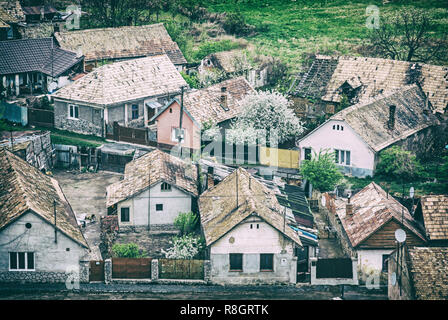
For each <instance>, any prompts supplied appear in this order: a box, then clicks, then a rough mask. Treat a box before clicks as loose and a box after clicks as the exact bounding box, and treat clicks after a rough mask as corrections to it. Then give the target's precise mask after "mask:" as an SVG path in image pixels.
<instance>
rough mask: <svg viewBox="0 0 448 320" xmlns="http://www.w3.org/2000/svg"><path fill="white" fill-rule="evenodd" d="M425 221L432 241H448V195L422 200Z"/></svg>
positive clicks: (427, 197) (425, 197) (428, 197)
mask: <svg viewBox="0 0 448 320" xmlns="http://www.w3.org/2000/svg"><path fill="white" fill-rule="evenodd" d="M421 205H422V213H423V220H424V223H425V228H426V233H427V234H428V237H429V239H430V240H448V195H429V196H423V197H422V198H421Z"/></svg>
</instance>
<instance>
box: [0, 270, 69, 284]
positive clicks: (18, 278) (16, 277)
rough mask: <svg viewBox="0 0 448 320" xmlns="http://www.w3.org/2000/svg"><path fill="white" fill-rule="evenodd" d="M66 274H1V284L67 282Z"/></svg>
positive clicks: (38, 272) (41, 272)
mask: <svg viewBox="0 0 448 320" xmlns="http://www.w3.org/2000/svg"><path fill="white" fill-rule="evenodd" d="M67 277H68V274H67V273H65V272H44V271H6V272H0V282H28V283H57V282H65V281H66V280H67Z"/></svg>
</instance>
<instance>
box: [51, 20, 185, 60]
mask: <svg viewBox="0 0 448 320" xmlns="http://www.w3.org/2000/svg"><path fill="white" fill-rule="evenodd" d="M55 37H56V39H57V41H58V42H59V44H60V45H61V47H62V48H65V49H68V50H72V51H75V52H78V50H81V51H82V53H83V54H84V55H85V56H86V61H94V60H102V59H122V58H135V57H145V56H152V55H160V54H166V55H168V57H169V58H170V59H171V61H172V62H173V63H174V64H186V63H187V60H186V59H185V57H184V55H183V54H182V51H181V50H180V49H179V47H178V45H177V43H176V42H174V41H173V40H172V39H171V37H170V35H169V34H168V32H167V31H166V29H165V27H164V25H163V24H162V23H158V24H152V25H146V26H127V27H119V28H102V29H86V30H75V31H67V32H56V33H55Z"/></svg>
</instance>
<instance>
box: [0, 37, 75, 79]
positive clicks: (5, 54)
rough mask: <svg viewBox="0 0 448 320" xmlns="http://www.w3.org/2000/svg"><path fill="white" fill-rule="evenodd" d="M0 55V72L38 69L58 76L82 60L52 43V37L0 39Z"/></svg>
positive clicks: (11, 72)
mask: <svg viewBox="0 0 448 320" xmlns="http://www.w3.org/2000/svg"><path fill="white" fill-rule="evenodd" d="M52 45H53V46H52ZM52 48H53V53H52ZM0 57H2V58H1V59H0V74H17V73H23V72H35V71H40V72H42V73H45V74H47V75H52V74H53V75H54V76H58V75H60V74H61V73H64V72H66V71H67V70H68V69H70V68H71V67H73V66H74V65H75V64H77V63H78V62H80V61H82V57H77V56H76V53H74V52H70V51H67V50H63V49H61V48H59V47H57V46H56V45H55V44H53V39H52V38H42V39H20V40H8V41H0Z"/></svg>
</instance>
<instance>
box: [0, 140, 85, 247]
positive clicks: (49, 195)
mask: <svg viewBox="0 0 448 320" xmlns="http://www.w3.org/2000/svg"><path fill="white" fill-rule="evenodd" d="M53 201H56V206H55V208H56V227H57V229H58V230H59V231H60V232H62V233H64V234H65V235H66V236H68V237H69V238H71V239H73V240H74V241H76V242H77V243H79V244H80V245H82V246H84V247H86V248H88V244H87V242H86V240H85V238H84V236H83V234H82V232H81V230H80V228H79V226H78V224H77V221H76V217H75V215H74V213H73V210H72V208H71V207H70V204H69V203H68V201H67V199H66V198H65V196H64V193H63V192H62V189H61V188H60V186H59V184H58V182H57V181H56V180H54V179H53V178H50V177H49V176H47V175H45V174H43V173H42V172H40V171H39V170H38V169H36V168H35V167H33V166H31V165H30V164H28V163H27V162H25V161H24V160H22V159H20V158H19V157H17V156H15V155H14V154H12V153H10V152H9V151H6V150H4V149H2V150H0V230H1V229H3V228H5V227H6V226H8V225H9V224H11V223H13V222H14V221H15V220H17V219H18V218H20V217H21V216H22V215H24V214H26V213H27V212H29V211H32V212H34V213H36V214H37V215H39V216H40V217H41V218H42V219H44V220H45V221H47V222H48V223H50V224H51V225H54V205H53Z"/></svg>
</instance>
